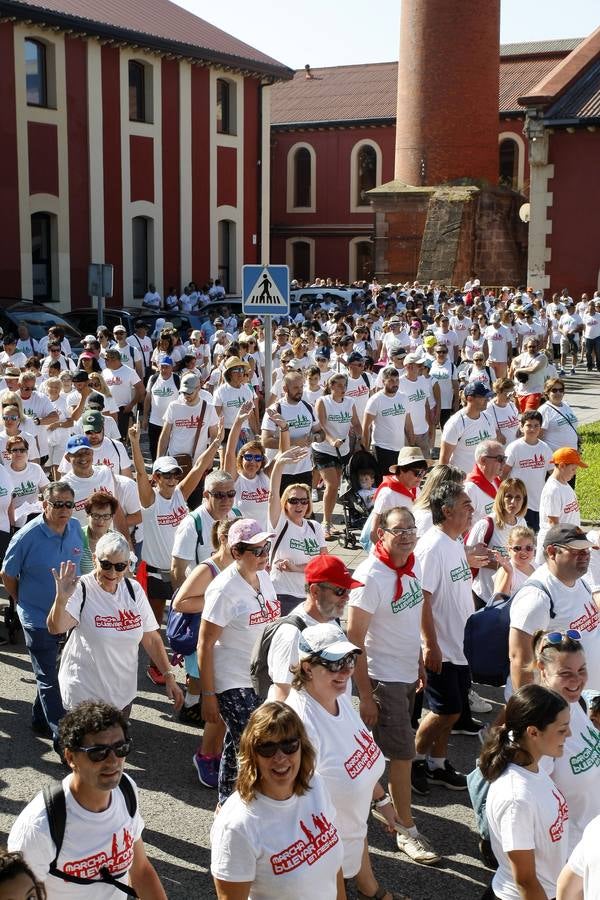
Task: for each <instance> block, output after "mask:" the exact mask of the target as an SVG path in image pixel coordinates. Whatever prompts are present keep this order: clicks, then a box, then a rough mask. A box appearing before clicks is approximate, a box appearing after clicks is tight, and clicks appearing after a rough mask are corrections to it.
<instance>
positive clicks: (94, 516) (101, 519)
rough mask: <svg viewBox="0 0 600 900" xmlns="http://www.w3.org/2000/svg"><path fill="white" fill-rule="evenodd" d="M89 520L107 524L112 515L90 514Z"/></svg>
mask: <svg viewBox="0 0 600 900" xmlns="http://www.w3.org/2000/svg"><path fill="white" fill-rule="evenodd" d="M90 519H94V520H95V521H96V522H108V520H109V519H112V513H90Z"/></svg>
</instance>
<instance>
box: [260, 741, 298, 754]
mask: <svg viewBox="0 0 600 900" xmlns="http://www.w3.org/2000/svg"><path fill="white" fill-rule="evenodd" d="M254 749H255V750H256V753H257V754H258V756H262V757H263V758H264V759H272V757H273V756H275V754H276V753H277V751H278V750H281V752H282V753H284V754H285V755H286V756H293V755H294V753H297V752H298V750H299V749H300V738H288V739H287V740H285V741H267V742H266V743H265V744H257V745H256V747H255V748H254Z"/></svg>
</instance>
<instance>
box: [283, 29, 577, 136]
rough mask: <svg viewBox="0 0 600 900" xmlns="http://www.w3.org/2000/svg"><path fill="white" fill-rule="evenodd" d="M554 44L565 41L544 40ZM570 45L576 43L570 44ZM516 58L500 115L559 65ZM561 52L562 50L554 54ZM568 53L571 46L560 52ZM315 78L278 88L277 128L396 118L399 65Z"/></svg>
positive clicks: (506, 71)
mask: <svg viewBox="0 0 600 900" xmlns="http://www.w3.org/2000/svg"><path fill="white" fill-rule="evenodd" d="M542 43H543V46H544V48H546V46H547V45H550V44H553V45H555V44H558V43H567V42H559V41H554V42H550V41H544V42H542ZM571 43H572V42H571ZM526 46H527V47H533V48H537V47H538V46H539V43H538V42H536V43H535V44H509V45H508V47H509V48H512V47H526ZM529 52H530V54H531V55H530V56H529V57H519V58H513V57H515V56H516V55H517V54H516V53H512V52H511V53H508V54H505V53H504V47H503V48H502V58H501V61H500V97H499V107H498V108H499V112H500V113H505V114H506V113H511V112H522V111H523V109H522V107H520V106H519V104H518V103H517V98H518V97H521V96H523V95H524V94H526V93H527V91H528V90H529V89H530V88H532V87H533V86H534V85H535V84H537V83H538V82H539V81H541V80H542V78H545V76H546V75H547V74H548V73H549V72H551V71H552V69H553V68H554V67H555V66H556V65H557V58H556V56H553V57H548V56H545V55H543V53H544V52H548V51H547V50H545V51H543V52H542V54H541V55H538V56H536V55H534V53H533V51H529ZM554 52H557V53H558V52H559V51H554ZM560 52H561V53H562V55H563V56H564V55H566V53H567V52H568V48H565V49H564V50H562V51H560ZM311 74H312V76H313V77H312V78H307V77H306V72H305V70H304V69H301V70H299V71H298V72H296V73H295V74H294V78H293V79H292V80H291V81H286V82H285V83H281V84H277V85H274V87H273V89H272V96H271V122H272V123H273V124H274V125H295V124H298V125H300V124H308V123H311V124H312V123H319V122H323V123H325V122H357V121H364V120H369V121H377V120H384V121H388V122H389V121H392V120H395V118H396V87H397V83H398V64H397V63H396V62H386V63H367V64H366V65H357V66H332V67H331V68H324V69H311Z"/></svg>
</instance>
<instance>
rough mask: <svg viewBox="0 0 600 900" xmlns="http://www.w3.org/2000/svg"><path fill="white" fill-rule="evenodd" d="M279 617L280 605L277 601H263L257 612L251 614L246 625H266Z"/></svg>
mask: <svg viewBox="0 0 600 900" xmlns="http://www.w3.org/2000/svg"><path fill="white" fill-rule="evenodd" d="M280 615H281V603H280V602H279V600H265V601H264V606H261V608H260V610H259V611H258V612H255V613H252V614H251V616H250V617H249V619H248V625H268V624H269V622H274V621H275V619H278V618H279V616H280Z"/></svg>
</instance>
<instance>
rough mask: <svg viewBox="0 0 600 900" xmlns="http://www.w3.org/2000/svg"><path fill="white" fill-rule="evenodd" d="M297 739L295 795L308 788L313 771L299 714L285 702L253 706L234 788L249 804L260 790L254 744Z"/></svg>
mask: <svg viewBox="0 0 600 900" xmlns="http://www.w3.org/2000/svg"><path fill="white" fill-rule="evenodd" d="M294 738H299V739H300V754H301V756H300V769H299V770H298V774H297V775H296V781H295V782H294V788H293V791H294V794H296V796H297V797H301V796H302V795H303V794H305V793H306V792H307V791H308V790H309V788H310V782H311V779H312V777H313V774H314V771H315V758H316V757H315V751H314V748H313V745H312V744H311V743H310V741H309V739H308V735H307V734H306V729H305V728H304V725H303V724H302V722H301V720H300V718H299V716H298V714H297V713H296V712H295V711H294V710H293V709H292V707H291V706H288V705H287V703H281V702H279V701H277V702H275V703H263V705H262V706H259V707H258V709H255V710H254V712H253V713H252V715H251V716H250V718H249V719H248V724H247V725H246V727H245V729H244V732H243V734H242V737H241V740H240V750H239V754H238V777H237V783H236V789H237V792H238V794H239V795H240V797H241V798H242V800H243V801H244V803H250V802H251V801H252V800H254V798H255V797H256V791H257V789H260V773H259V771H258V763H257V753H256V747H257V746H258V745H259V744H265V743H268V742H270V741H285V740H293V739H294Z"/></svg>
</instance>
